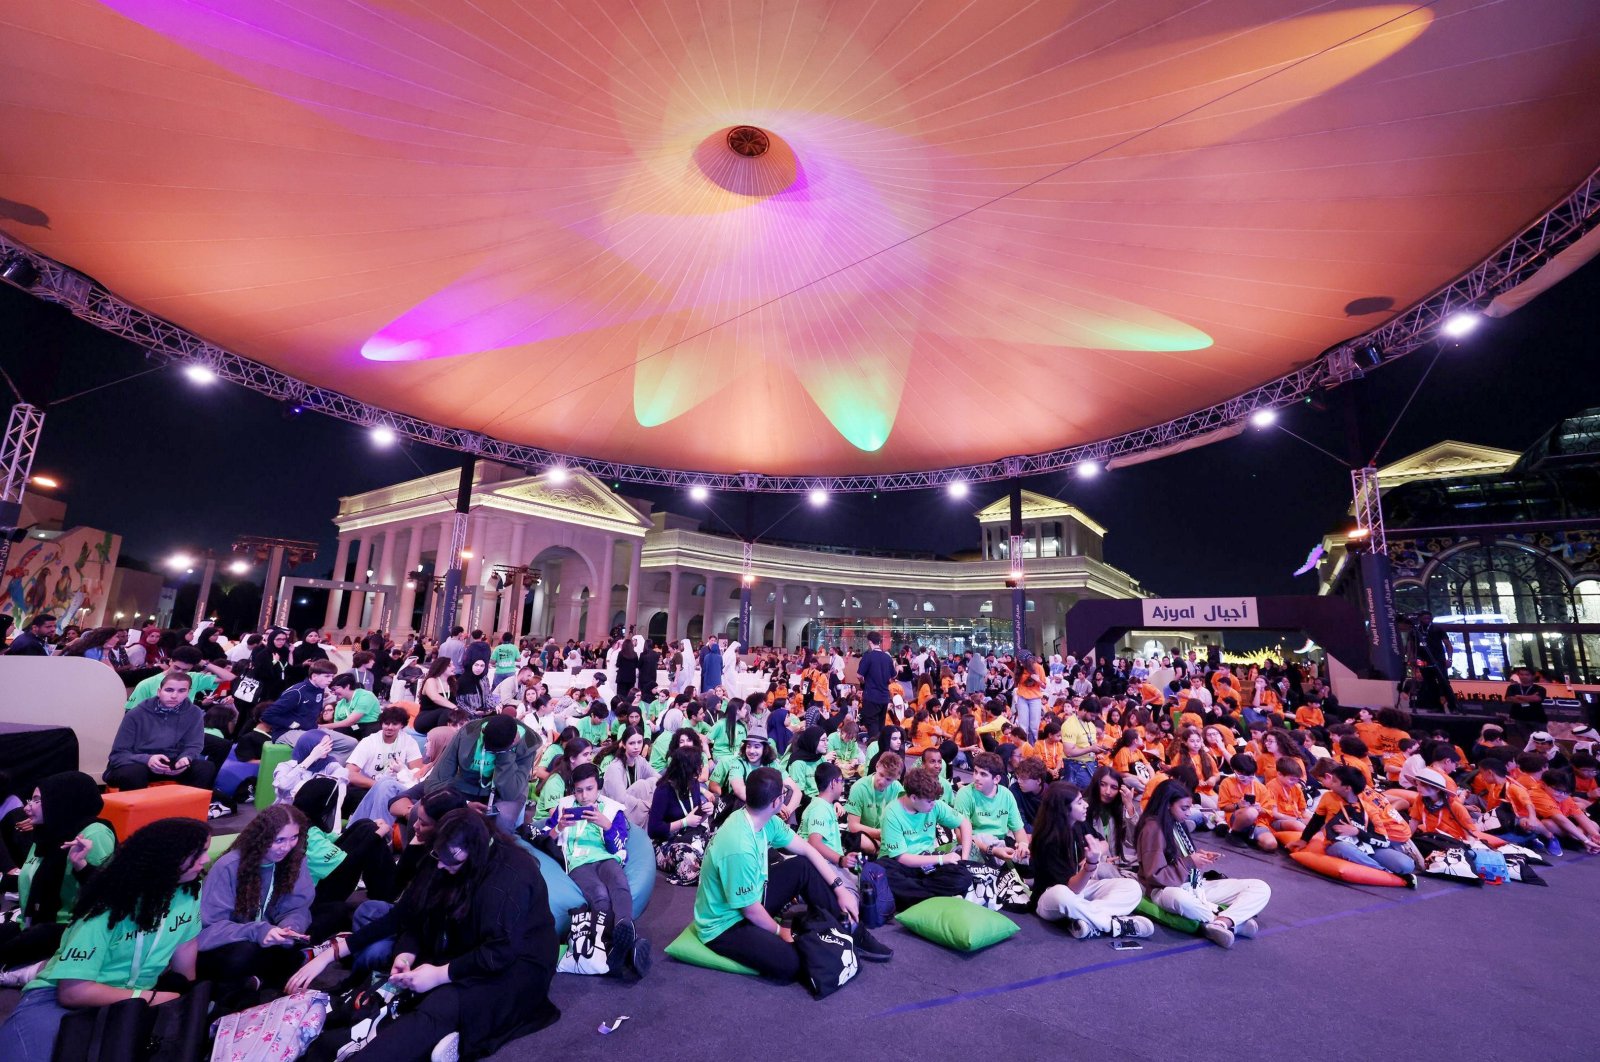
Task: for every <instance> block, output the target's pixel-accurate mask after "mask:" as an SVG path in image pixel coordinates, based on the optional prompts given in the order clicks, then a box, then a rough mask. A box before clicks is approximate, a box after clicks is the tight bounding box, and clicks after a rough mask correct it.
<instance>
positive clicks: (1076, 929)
mask: <svg viewBox="0 0 1600 1062" xmlns="http://www.w3.org/2000/svg"><path fill="white" fill-rule="evenodd" d="M1067 932H1068V933H1071V934H1072V939H1073V940H1088V939H1089V938H1090V937H1098V936H1099V935H1100V933H1099V931H1097V930H1096V929H1095V928H1094V926H1092V925H1090V924H1089V921H1088V920H1087V919H1084V918H1069V919H1068V920H1067Z"/></svg>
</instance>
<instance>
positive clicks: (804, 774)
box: [783, 760, 823, 797]
mask: <svg viewBox="0 0 1600 1062" xmlns="http://www.w3.org/2000/svg"><path fill="white" fill-rule="evenodd" d="M821 762H823V761H821V760H790V761H789V763H788V765H787V766H785V767H784V769H783V773H784V774H787V775H788V776H789V780H790V781H792V782H793V783H794V784H795V785H797V786H799V787H800V792H802V793H804V794H805V795H806V796H808V797H814V796H816V795H817V764H819V763H821Z"/></svg>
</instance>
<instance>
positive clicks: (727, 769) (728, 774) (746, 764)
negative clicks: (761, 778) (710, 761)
mask: <svg viewBox="0 0 1600 1062" xmlns="http://www.w3.org/2000/svg"><path fill="white" fill-rule="evenodd" d="M760 766H761V765H760V764H759V763H751V762H750V761H749V760H747V759H745V758H744V757H743V756H740V757H739V758H738V759H727V760H718V761H717V765H716V767H714V768H712V770H711V780H712V781H713V782H715V783H716V785H717V787H718V788H719V789H722V790H724V791H726V790H727V788H728V781H729V779H732V778H737V779H739V780H740V781H743V780H744V779H746V778H749V777H750V772H751V771H753V770H755V769H756V768H757V767H760Z"/></svg>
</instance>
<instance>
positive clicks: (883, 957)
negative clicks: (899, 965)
mask: <svg viewBox="0 0 1600 1062" xmlns="http://www.w3.org/2000/svg"><path fill="white" fill-rule="evenodd" d="M850 936H851V938H852V939H853V940H854V941H855V945H856V957H857V958H861V959H865V960H867V961H868V962H888V961H889V960H890V959H892V958H894V949H893V948H891V947H889V946H888V945H887V944H885V943H884V942H883V941H881V940H879V939H878V938H877V937H875V936H873V935H872V934H871V933H870V932H868V931H867V927H866V926H860V925H858V926H856V928H855V931H854V932H853V933H851V934H850Z"/></svg>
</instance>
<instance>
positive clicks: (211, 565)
mask: <svg viewBox="0 0 1600 1062" xmlns="http://www.w3.org/2000/svg"><path fill="white" fill-rule="evenodd" d="M197 564H198V565H200V568H201V574H200V594H199V596H198V597H196V598H195V601H194V622H193V623H191V624H190V626H191V627H194V628H196V629H199V627H200V624H202V623H203V622H205V618H206V599H207V598H209V597H210V596H211V582H212V580H213V579H215V578H216V575H217V555H216V552H215V551H213V550H209V549H208V550H206V551H205V558H204V560H199V561H197V560H195V558H194V557H192V556H190V555H189V554H187V553H174V554H173V555H172V556H171V557H168V558H167V567H169V568H171V569H172V570H173V571H177V572H182V573H183V574H185V575H193V574H194V569H195V565H197Z"/></svg>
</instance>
